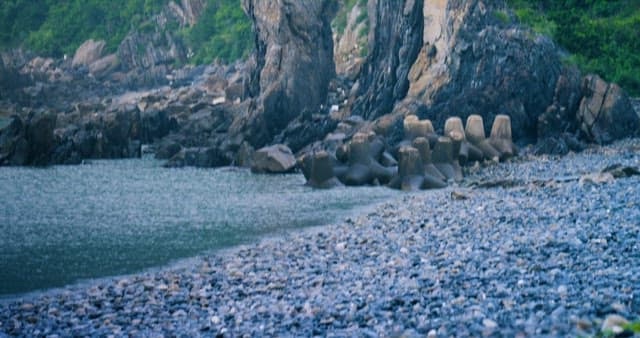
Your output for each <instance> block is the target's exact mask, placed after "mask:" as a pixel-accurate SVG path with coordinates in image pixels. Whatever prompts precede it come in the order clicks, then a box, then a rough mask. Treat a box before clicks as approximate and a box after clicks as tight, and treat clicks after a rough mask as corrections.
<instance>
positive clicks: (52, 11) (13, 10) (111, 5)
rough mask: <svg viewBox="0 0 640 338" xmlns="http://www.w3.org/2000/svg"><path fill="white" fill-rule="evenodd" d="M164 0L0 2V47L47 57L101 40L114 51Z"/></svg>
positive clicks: (19, 0)
mask: <svg viewBox="0 0 640 338" xmlns="http://www.w3.org/2000/svg"><path fill="white" fill-rule="evenodd" d="M165 3H166V0H129V1H111V0H66V1H57V0H5V1H2V2H1V3H0V48H7V47H15V46H19V45H25V46H26V47H28V48H30V49H32V50H34V51H36V52H38V53H40V54H42V55H47V56H55V57H60V56H62V55H63V54H73V53H74V52H75V50H76V49H77V48H78V46H80V44H82V43H83V42H84V41H85V40H87V39H90V38H93V39H103V40H105V41H106V42H107V50H108V51H115V50H116V49H117V47H118V45H119V44H120V41H122V39H123V38H124V37H125V36H126V34H127V33H128V32H129V31H130V29H131V28H134V27H138V26H139V25H141V24H142V23H143V22H144V21H146V20H147V19H148V18H150V17H151V16H152V15H153V14H154V13H157V12H158V11H159V10H160V8H161V7H162V6H163V5H164V4H165Z"/></svg>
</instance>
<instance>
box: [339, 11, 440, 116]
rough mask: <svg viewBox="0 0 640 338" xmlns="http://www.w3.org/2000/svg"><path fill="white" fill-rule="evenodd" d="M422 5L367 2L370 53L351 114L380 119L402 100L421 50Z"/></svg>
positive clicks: (363, 69)
mask: <svg viewBox="0 0 640 338" xmlns="http://www.w3.org/2000/svg"><path fill="white" fill-rule="evenodd" d="M427 2H428V1H427ZM423 4H424V2H423V0H400V1H389V0H370V1H369V4H368V12H369V22H370V31H369V34H370V36H369V51H370V52H369V58H368V61H367V62H366V63H365V65H364V66H363V68H362V72H361V76H360V78H359V83H358V86H359V90H358V93H357V95H358V98H357V100H356V102H355V104H354V106H353V108H352V112H353V114H355V115H360V116H362V117H364V118H367V119H375V118H378V117H381V116H383V115H385V114H388V113H390V112H391V111H392V110H393V106H394V105H395V103H396V102H397V101H399V100H402V99H403V98H404V97H405V96H406V94H407V91H408V89H409V80H408V74H409V70H410V68H411V66H412V65H413V63H414V61H415V59H416V57H417V55H418V52H419V51H420V48H421V47H422V30H423V25H424V22H423V20H422V10H421V8H422V7H423Z"/></svg>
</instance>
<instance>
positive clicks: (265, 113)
mask: <svg viewBox="0 0 640 338" xmlns="http://www.w3.org/2000/svg"><path fill="white" fill-rule="evenodd" d="M242 4H243V6H244V8H245V11H246V13H247V14H248V16H249V17H250V18H251V20H252V21H253V24H254V28H255V32H256V35H255V48H256V52H255V61H256V68H255V70H254V71H253V74H252V76H251V81H250V84H249V86H250V88H251V90H250V92H251V94H252V96H254V97H255V99H256V108H255V110H254V111H253V118H254V119H256V121H255V122H253V123H254V124H255V125H256V126H257V128H258V129H259V130H256V132H257V134H258V135H254V136H255V137H254V142H252V143H255V144H258V145H261V144H262V143H264V142H267V141H270V138H272V137H273V136H275V135H276V134H277V133H279V132H280V131H281V130H282V129H284V128H285V127H286V126H287V124H288V123H289V122H290V121H291V120H293V119H294V118H295V117H297V116H298V115H300V114H301V113H302V112H305V111H307V112H314V113H315V112H319V111H320V110H322V105H324V104H325V103H326V98H327V91H328V86H329V82H330V81H331V79H333V78H334V76H335V65H334V62H333V40H332V32H331V26H330V22H331V19H332V17H333V15H335V11H336V8H335V3H334V2H333V1H331V0H275V1H261V0H243V2H242Z"/></svg>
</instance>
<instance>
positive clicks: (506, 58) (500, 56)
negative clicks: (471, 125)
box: [400, 0, 563, 139]
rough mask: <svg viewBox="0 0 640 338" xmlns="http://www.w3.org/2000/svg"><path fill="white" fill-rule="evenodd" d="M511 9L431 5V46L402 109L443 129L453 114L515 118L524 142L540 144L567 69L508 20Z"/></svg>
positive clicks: (427, 43)
mask: <svg viewBox="0 0 640 338" xmlns="http://www.w3.org/2000/svg"><path fill="white" fill-rule="evenodd" d="M506 11H507V8H506V6H505V3H504V1H481V0H474V1H461V2H459V1H439V2H426V3H425V7H424V20H425V24H424V27H425V29H424V34H423V46H422V49H421V51H420V54H419V56H418V58H417V59H416V61H415V63H414V64H413V67H412V69H411V73H410V74H409V80H410V82H411V85H410V89H409V92H408V95H407V98H406V99H405V100H404V102H402V103H401V105H400V106H403V108H405V109H409V110H410V111H411V112H413V113H417V114H418V115H420V116H423V117H427V118H429V119H431V120H432V121H433V122H434V124H435V125H436V126H442V125H443V123H444V120H445V119H446V118H447V117H448V116H450V115H453V114H456V115H458V116H460V117H462V118H466V117H468V116H469V115H471V114H479V115H481V116H482V117H483V118H484V119H485V120H493V118H494V117H495V116H496V115H498V114H507V115H509V116H511V119H512V122H513V130H514V136H515V137H516V139H523V138H526V137H529V138H533V139H535V136H536V129H537V122H538V117H539V115H540V114H542V113H543V112H544V111H545V110H546V109H547V107H549V106H550V105H551V104H552V103H553V99H554V93H555V86H556V83H557V82H558V78H559V77H560V75H561V74H562V73H563V65H562V63H561V62H560V57H559V55H558V53H557V48H556V47H555V45H554V44H553V42H552V41H551V40H549V39H547V38H544V37H541V36H538V37H532V35H531V33H529V32H526V31H523V30H520V29H517V28H516V27H515V26H514V25H513V24H510V23H508V22H504V21H502V20H500V19H499V16H500V15H507V14H506V13H507V12H506Z"/></svg>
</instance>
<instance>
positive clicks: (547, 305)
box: [0, 140, 640, 337]
mask: <svg viewBox="0 0 640 338" xmlns="http://www.w3.org/2000/svg"><path fill="white" fill-rule="evenodd" d="M614 163H621V164H624V165H632V166H639V165H640V140H627V141H623V142H619V143H616V144H615V145H614V146H612V147H606V148H594V149H590V150H587V151H585V152H583V153H580V154H570V155H568V156H566V157H563V158H559V159H558V158H549V157H540V158H535V159H532V158H528V157H525V158H524V159H519V160H517V161H515V162H512V163H506V164H499V165H494V166H490V167H487V168H484V169H480V170H475V171H474V172H473V173H471V174H470V176H469V180H470V181H483V180H495V179H513V180H515V181H518V182H520V184H517V185H515V186H512V187H510V188H502V187H497V188H491V189H487V188H482V189H481V188H469V187H457V188H449V189H443V190H438V191H427V192H419V193H414V194H406V195H404V196H402V197H400V198H399V199H397V200H394V201H389V202H386V203H383V204H380V205H377V206H375V207H374V208H372V209H370V210H369V211H367V212H364V213H363V214H361V215H358V216H354V217H352V218H350V219H347V220H346V221H345V222H344V223H343V224H337V225H331V226H325V227H319V228H315V229H312V230H309V231H304V232H296V233H292V234H289V235H286V236H284V237H282V238H275V239H268V240H264V241H262V242H260V243H258V244H254V245H249V246H244V247H239V248H236V249H233V250H229V251H226V252H221V253H218V254H214V255H211V256H208V257H203V258H197V259H195V260H194V261H193V262H192V264H188V266H183V267H174V268H168V269H166V270H161V271H156V272H149V273H145V274H140V275H135V276H128V277H118V278H114V279H108V280H103V281H96V282H95V283H93V284H92V285H84V286H72V287H69V288H67V289H64V290H54V291H50V292H47V293H44V294H41V295H37V296H30V297H26V298H21V299H11V300H7V301H4V302H2V303H0V335H2V332H4V333H5V334H9V335H21V336H38V335H50V334H56V335H59V336H72V335H77V336H87V335H94V336H103V335H111V334H113V335H116V336H120V335H134V336H138V335H141V336H149V335H151V336H155V335H158V334H163V335H174V334H176V335H181V334H183V335H185V336H198V335H204V336H212V335H213V336H215V335H220V334H221V335H224V336H248V337H254V336H262V335H268V336H272V335H277V336H296V337H297V336H339V337H341V336H374V337H375V336H396V335H397V336H402V335H403V336H407V337H412V336H452V335H453V336H481V335H489V336H491V335H494V336H566V335H570V336H575V335H583V334H587V335H588V334H594V333H597V332H598V331H599V330H600V328H601V326H602V322H603V321H604V320H605V318H607V317H608V316H611V315H612V314H617V315H620V316H621V317H624V318H626V319H629V320H638V317H639V316H640V198H639V197H640V177H639V176H634V177H630V178H620V179H616V180H615V181H613V182H610V183H605V184H601V185H594V184H584V185H582V184H579V183H578V181H577V180H576V179H574V176H579V175H582V174H585V173H590V172H596V171H599V170H600V169H602V168H604V167H606V166H608V165H611V164H614ZM567 177H569V179H559V180H553V179H554V178H567ZM534 180H535V181H536V182H538V183H528V182H532V181H534ZM541 181H544V184H540V183H539V182H541Z"/></svg>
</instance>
